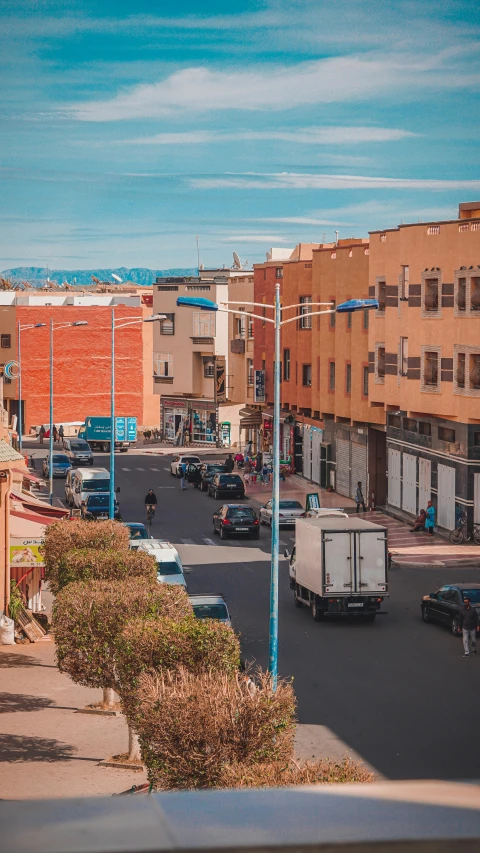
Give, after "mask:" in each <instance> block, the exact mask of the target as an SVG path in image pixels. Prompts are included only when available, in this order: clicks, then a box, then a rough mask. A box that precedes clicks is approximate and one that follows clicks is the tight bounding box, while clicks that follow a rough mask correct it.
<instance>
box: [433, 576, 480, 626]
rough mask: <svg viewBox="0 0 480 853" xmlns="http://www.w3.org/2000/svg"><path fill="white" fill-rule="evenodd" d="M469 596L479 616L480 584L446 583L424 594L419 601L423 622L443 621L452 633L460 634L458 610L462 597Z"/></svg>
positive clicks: (461, 605)
mask: <svg viewBox="0 0 480 853" xmlns="http://www.w3.org/2000/svg"><path fill="white" fill-rule="evenodd" d="M464 598H469V599H470V604H471V605H472V607H476V609H477V610H478V611H479V616H480V584H478V583H460V584H447V585H445V586H442V588H441V589H439V590H437V592H430V593H429V594H428V595H424V596H423V598H422V601H421V608H422V619H423V621H424V622H443V624H444V625H448V626H449V628H450V630H451V632H452V634H454V636H455V637H458V636H459V634H461V617H460V610H461V608H462V607H463V599H464Z"/></svg>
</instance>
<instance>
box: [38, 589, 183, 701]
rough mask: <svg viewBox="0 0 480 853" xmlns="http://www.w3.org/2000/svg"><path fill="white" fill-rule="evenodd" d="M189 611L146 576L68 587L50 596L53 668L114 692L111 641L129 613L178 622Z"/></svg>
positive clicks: (177, 593) (176, 593) (179, 592)
mask: <svg viewBox="0 0 480 853" xmlns="http://www.w3.org/2000/svg"><path fill="white" fill-rule="evenodd" d="M191 613H192V608H191V606H190V602H189V600H188V596H187V594H186V592H185V590H184V589H183V588H182V587H180V586H173V585H169V584H159V583H157V581H156V580H155V581H149V580H147V579H146V578H135V577H131V578H128V579H127V580H121V581H112V580H98V581H88V582H87V581H83V582H76V583H69V584H68V586H66V587H64V589H62V590H61V591H60V592H59V593H58V595H57V598H56V601H55V605H54V608H53V628H54V632H55V640H56V646H57V664H58V668H59V669H60V671H61V672H65V673H67V674H68V675H69V676H70V678H71V679H72V680H73V681H74V682H75V683H76V684H83V685H85V686H86V687H101V688H112V689H114V690H116V689H117V676H116V662H115V641H116V639H117V636H118V635H119V633H120V632H121V631H122V630H123V629H124V628H125V625H126V623H127V622H128V620H129V619H130V618H131V617H132V616H133V615H134V616H135V617H139V618H144V619H149V618H151V619H158V618H169V619H171V620H175V619H183V618H184V617H185V616H190V615H191Z"/></svg>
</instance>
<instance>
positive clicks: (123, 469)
mask: <svg viewBox="0 0 480 853" xmlns="http://www.w3.org/2000/svg"><path fill="white" fill-rule="evenodd" d="M122 471H130V468H122Z"/></svg>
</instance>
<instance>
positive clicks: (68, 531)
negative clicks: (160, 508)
mask: <svg viewBox="0 0 480 853" xmlns="http://www.w3.org/2000/svg"><path fill="white" fill-rule="evenodd" d="M128 537H129V531H128V529H127V528H126V527H124V525H123V524H120V522H118V521H83V519H80V518H75V519H71V520H70V519H67V518H64V519H62V520H61V521H56V522H54V524H51V525H50V526H49V527H47V530H46V534H45V543H44V545H43V553H44V560H45V580H47V581H48V583H49V585H50V589H51V591H52V592H53V594H54V595H56V594H57V592H58V591H59V589H60V585H59V578H58V572H59V567H60V564H61V563H62V561H63V560H64V558H65V555H66V554H67V553H68V552H69V551H72V550H74V549H77V548H95V549H97V550H99V551H104V550H106V549H114V550H115V551H128Z"/></svg>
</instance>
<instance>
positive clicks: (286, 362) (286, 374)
mask: <svg viewBox="0 0 480 853" xmlns="http://www.w3.org/2000/svg"><path fill="white" fill-rule="evenodd" d="M283 379H284V381H285V382H289V381H290V350H289V349H284V350H283Z"/></svg>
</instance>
